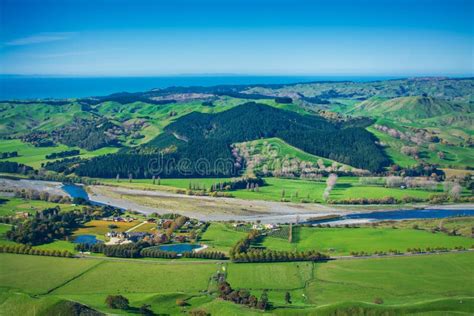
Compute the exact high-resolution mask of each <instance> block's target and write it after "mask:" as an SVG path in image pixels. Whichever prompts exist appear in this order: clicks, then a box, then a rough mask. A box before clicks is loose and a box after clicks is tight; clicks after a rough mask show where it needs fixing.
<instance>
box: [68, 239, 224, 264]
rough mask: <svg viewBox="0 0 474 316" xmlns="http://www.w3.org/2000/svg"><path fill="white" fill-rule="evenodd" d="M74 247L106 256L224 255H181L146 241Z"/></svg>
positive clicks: (213, 254)
mask: <svg viewBox="0 0 474 316" xmlns="http://www.w3.org/2000/svg"><path fill="white" fill-rule="evenodd" d="M75 249H76V250H77V251H80V252H93V253H102V254H104V255H105V256H107V257H118V258H163V259H179V258H199V259H214V260H223V259H225V255H224V254H223V253H221V252H217V251H201V252H184V253H183V254H182V255H181V256H180V255H178V253H176V252H174V251H163V250H160V249H159V247H156V246H152V245H151V244H150V243H148V242H138V243H130V244H124V245H110V246H108V245H105V244H104V243H96V244H77V245H76V247H75Z"/></svg>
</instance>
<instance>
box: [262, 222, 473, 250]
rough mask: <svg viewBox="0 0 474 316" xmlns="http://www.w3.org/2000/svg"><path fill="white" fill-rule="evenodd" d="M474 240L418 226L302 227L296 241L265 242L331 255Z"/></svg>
mask: <svg viewBox="0 0 474 316" xmlns="http://www.w3.org/2000/svg"><path fill="white" fill-rule="evenodd" d="M473 244H474V242H473V240H472V239H471V238H466V237H463V236H448V235H446V234H444V233H435V234H433V233H431V232H427V231H424V230H415V229H393V228H386V227H385V228H371V227H363V228H315V227H298V228H296V229H295V231H294V237H293V243H291V244H290V243H289V242H288V241H287V240H285V239H281V238H275V237H266V238H265V239H264V241H263V243H262V245H263V246H264V247H267V248H269V249H272V250H299V251H305V250H311V249H313V250H318V251H321V252H324V253H329V254H331V255H348V254H349V253H350V252H351V251H357V252H360V251H364V252H369V253H373V252H375V251H388V250H390V249H396V250H399V251H401V252H405V251H406V250H407V248H426V247H430V248H433V247H447V248H454V247H456V246H464V247H466V248H470V247H471V246H472V245H473Z"/></svg>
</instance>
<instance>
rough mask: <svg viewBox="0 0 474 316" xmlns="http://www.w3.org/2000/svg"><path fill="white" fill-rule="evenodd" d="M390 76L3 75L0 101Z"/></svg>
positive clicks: (370, 78)
mask: <svg viewBox="0 0 474 316" xmlns="http://www.w3.org/2000/svg"><path fill="white" fill-rule="evenodd" d="M384 79H395V77H389V76H237V75H221V76H217V75H209V76H202V75H201V76H161V77H50V76H9V75H0V100H11V99H45V98H58V99H61V98H81V97H90V96H104V95H108V94H112V93H117V92H141V91H148V90H151V89H154V88H166V87H172V86H215V85H226V84H285V83H297V82H314V81H358V82H363V81H374V80H384Z"/></svg>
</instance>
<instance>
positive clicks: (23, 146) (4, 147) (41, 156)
mask: <svg viewBox="0 0 474 316" xmlns="http://www.w3.org/2000/svg"><path fill="white" fill-rule="evenodd" d="M71 149H79V148H76V147H69V146H66V145H62V144H59V145H57V146H53V147H35V146H33V145H31V144H28V143H24V142H22V141H20V140H18V139H13V140H0V152H11V151H18V157H14V158H6V159H2V161H15V162H19V163H23V164H25V165H27V166H30V167H33V168H36V169H38V168H40V167H41V164H42V163H47V162H48V161H53V160H48V159H46V157H45V156H46V155H49V154H51V153H57V152H61V151H65V150H71ZM117 151H118V148H115V147H104V148H100V149H97V150H94V151H87V150H84V149H81V154H80V157H82V158H91V157H96V156H100V155H106V154H109V153H114V152H117Z"/></svg>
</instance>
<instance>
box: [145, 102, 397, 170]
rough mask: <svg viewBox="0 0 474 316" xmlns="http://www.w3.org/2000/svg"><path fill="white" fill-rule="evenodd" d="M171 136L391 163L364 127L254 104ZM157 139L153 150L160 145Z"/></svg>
mask: <svg viewBox="0 0 474 316" xmlns="http://www.w3.org/2000/svg"><path fill="white" fill-rule="evenodd" d="M165 133H166V134H168V135H169V134H172V135H174V136H175V137H176V136H178V137H179V138H180V139H181V140H183V139H185V140H187V143H186V142H185V143H183V142H180V145H181V147H182V146H194V145H197V146H199V141H200V140H206V141H209V140H212V141H213V142H223V143H226V144H227V145H230V144H232V143H238V142H243V141H249V140H255V139H259V138H269V137H279V138H281V139H283V140H284V141H286V142H287V143H289V144H291V145H293V146H295V147H297V148H300V149H302V150H304V151H306V152H308V153H311V154H314V155H318V156H322V157H326V158H329V159H332V160H336V161H339V162H341V163H345V164H348V165H352V166H356V167H359V168H363V169H368V170H371V171H379V170H381V169H382V168H383V167H384V166H386V165H387V164H388V160H387V158H386V157H385V156H384V154H383V152H382V150H381V149H380V148H379V147H378V146H377V145H376V144H375V141H376V139H375V138H374V137H373V136H372V134H370V133H369V132H367V131H366V130H365V129H363V128H360V127H347V128H346V127H345V126H344V125H336V124H335V123H332V122H329V121H328V120H326V119H324V118H322V117H320V116H315V115H300V114H298V113H295V112H291V111H286V110H281V109H277V108H274V107H270V106H267V105H263V104H258V103H254V102H249V103H246V104H242V105H240V106H237V107H234V108H232V109H230V110H228V111H224V112H221V113H217V114H204V113H191V114H189V115H186V116H184V117H182V118H181V119H179V120H177V121H176V122H174V123H172V124H170V125H168V126H167V127H166V128H165ZM166 134H165V135H160V136H158V137H157V138H156V139H155V140H152V141H151V142H150V143H149V146H154V145H155V144H159V143H160V142H161V140H162V139H163V138H165V137H167V136H166Z"/></svg>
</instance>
